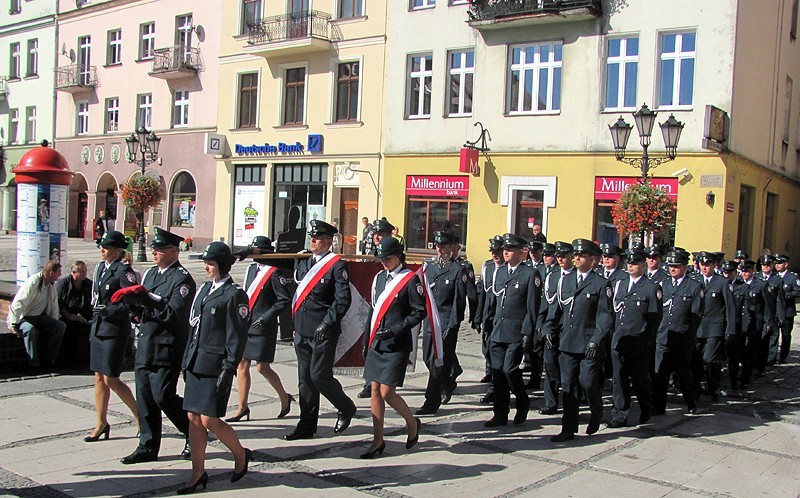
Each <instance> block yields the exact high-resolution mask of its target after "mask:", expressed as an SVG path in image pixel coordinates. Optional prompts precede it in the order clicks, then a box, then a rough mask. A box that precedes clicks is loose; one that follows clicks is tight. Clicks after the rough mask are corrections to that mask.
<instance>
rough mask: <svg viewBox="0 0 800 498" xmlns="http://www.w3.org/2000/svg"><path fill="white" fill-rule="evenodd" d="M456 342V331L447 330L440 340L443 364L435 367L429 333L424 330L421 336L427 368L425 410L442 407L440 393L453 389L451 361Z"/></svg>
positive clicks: (453, 356) (454, 352) (453, 357)
mask: <svg viewBox="0 0 800 498" xmlns="http://www.w3.org/2000/svg"><path fill="white" fill-rule="evenodd" d="M457 341H458V329H456V330H455V333H453V330H449V331H448V332H447V334H445V336H444V338H443V339H442V349H443V351H442V352H443V358H442V360H443V363H442V365H441V366H437V365H436V360H435V355H434V353H433V341H432V338H431V333H430V332H429V331H428V330H426V331H425V332H424V333H423V336H422V350H423V353H424V354H425V365H426V366H427V367H428V385H427V386H426V387H425V403H424V406H425V407H426V408H431V409H434V410H438V409H439V407H440V406H441V405H442V393H443V392H445V390H449V391H452V389H453V388H455V380H454V379H453V378H452V373H453V361H454V359H455V355H456V342H457Z"/></svg>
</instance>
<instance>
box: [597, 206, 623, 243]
mask: <svg viewBox="0 0 800 498" xmlns="http://www.w3.org/2000/svg"><path fill="white" fill-rule="evenodd" d="M613 206H614V203H613V202H607V201H606V202H603V201H596V203H595V206H594V235H593V238H594V240H596V241H597V242H599V243H601V244H616V245H618V246H620V247H623V246H624V243H623V239H622V236H621V235H620V234H619V232H618V231H617V227H616V225H614V217H613V216H611V208H612V207H613Z"/></svg>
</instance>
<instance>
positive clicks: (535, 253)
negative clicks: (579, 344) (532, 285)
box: [522, 240, 547, 389]
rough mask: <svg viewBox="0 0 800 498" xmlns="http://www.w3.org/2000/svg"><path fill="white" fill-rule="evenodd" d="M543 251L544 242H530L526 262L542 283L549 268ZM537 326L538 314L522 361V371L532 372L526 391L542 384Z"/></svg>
mask: <svg viewBox="0 0 800 498" xmlns="http://www.w3.org/2000/svg"><path fill="white" fill-rule="evenodd" d="M543 249H544V245H543V243H542V242H539V241H538V240H530V241H528V256H529V258H530V259H528V260H527V261H525V264H526V265H528V266H530V267H531V268H533V269H534V270H536V271H537V272H539V279H540V281H541V282H544V280H545V277H547V267H546V266H545V264H544V259H543V255H542V250H543ZM540 294H541V292H540ZM540 301H541V300H540ZM537 324H538V313H537V320H535V321H534V331H533V336H532V337H531V345H530V347H528V348H526V350H525V354H524V355H523V359H522V371H523V372H525V371H530V373H531V376H530V379H528V383H527V384H525V388H526V389H539V386H540V385H541V384H542V367H543V365H544V363H543V362H544V359H543V358H542V350H543V349H544V348H543V344H542V340H541V335H540V334H539V329H538V328H536V327H535V325H537Z"/></svg>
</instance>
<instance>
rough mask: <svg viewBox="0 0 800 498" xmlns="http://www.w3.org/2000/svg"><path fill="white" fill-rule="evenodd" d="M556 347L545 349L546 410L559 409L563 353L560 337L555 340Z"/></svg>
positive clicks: (544, 390) (543, 355) (543, 354)
mask: <svg viewBox="0 0 800 498" xmlns="http://www.w3.org/2000/svg"><path fill="white" fill-rule="evenodd" d="M554 346H555V347H553V348H547V347H546V348H544V350H543V351H542V358H543V359H544V389H543V392H544V407H545V409H550V408H554V409H558V390H559V389H561V366H560V365H559V357H560V356H561V352H560V351H559V350H558V337H556V339H555V344H554Z"/></svg>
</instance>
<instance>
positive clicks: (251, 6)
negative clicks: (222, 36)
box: [239, 0, 263, 35]
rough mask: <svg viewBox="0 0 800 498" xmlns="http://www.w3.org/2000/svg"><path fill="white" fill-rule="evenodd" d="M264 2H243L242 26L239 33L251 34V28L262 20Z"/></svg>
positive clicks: (248, 0)
mask: <svg viewBox="0 0 800 498" xmlns="http://www.w3.org/2000/svg"><path fill="white" fill-rule="evenodd" d="M262 8H263V5H262V0H242V25H241V27H240V30H239V33H241V34H243V35H246V34H248V33H250V26H252V25H254V24H255V23H257V22H258V21H259V20H260V19H261V12H262Z"/></svg>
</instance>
